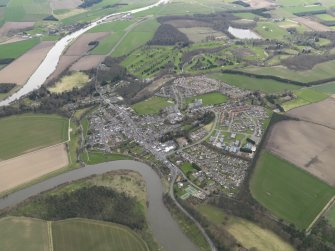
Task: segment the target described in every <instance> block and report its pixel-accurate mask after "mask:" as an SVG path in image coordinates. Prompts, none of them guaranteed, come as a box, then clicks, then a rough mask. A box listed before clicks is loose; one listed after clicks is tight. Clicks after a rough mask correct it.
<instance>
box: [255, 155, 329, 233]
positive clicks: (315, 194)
mask: <svg viewBox="0 0 335 251" xmlns="http://www.w3.org/2000/svg"><path fill="white" fill-rule="evenodd" d="M250 189H251V193H252V195H253V196H254V198H255V199H256V200H257V201H258V202H259V203H261V204H262V205H263V206H264V207H266V208H267V209H268V210H270V211H271V212H272V213H273V214H274V215H275V216H277V217H279V218H281V219H283V220H285V221H287V222H289V223H293V224H294V225H295V226H296V227H297V228H299V229H306V228H307V227H308V226H309V224H311V222H312V221H313V220H314V219H315V217H316V216H317V215H318V214H319V212H320V211H321V210H322V209H323V208H324V207H325V205H326V204H327V203H328V202H329V200H330V199H331V198H332V197H333V196H334V195H335V189H334V188H332V187H331V186H329V185H327V184H326V183H324V182H322V181H321V180H319V179H318V178H316V177H314V176H312V175H310V174H308V173H307V172H305V171H303V170H302V169H300V168H298V167H296V166H294V165H293V164H291V163H289V162H287V161H285V160H283V159H280V158H279V157H276V156H275V155H273V154H271V153H270V152H267V151H263V152H262V153H261V156H260V158H259V159H258V162H257V166H256V169H255V171H254V173H253V176H252V179H251V182H250Z"/></svg>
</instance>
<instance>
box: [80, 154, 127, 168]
mask: <svg viewBox="0 0 335 251" xmlns="http://www.w3.org/2000/svg"><path fill="white" fill-rule="evenodd" d="M84 158H85V163H87V164H89V165H94V164H98V163H103V162H108V161H115V160H129V159H131V157H129V156H126V155H123V154H118V153H104V152H101V151H89V152H87V153H84Z"/></svg>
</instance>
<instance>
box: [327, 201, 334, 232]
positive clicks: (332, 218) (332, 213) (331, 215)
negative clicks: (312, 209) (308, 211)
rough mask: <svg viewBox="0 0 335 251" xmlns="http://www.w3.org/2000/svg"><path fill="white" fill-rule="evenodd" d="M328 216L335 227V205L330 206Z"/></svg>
mask: <svg viewBox="0 0 335 251" xmlns="http://www.w3.org/2000/svg"><path fill="white" fill-rule="evenodd" d="M326 218H327V220H328V221H329V223H330V224H331V225H332V226H333V227H335V206H333V207H332V208H330V210H329V211H328V212H327V214H326Z"/></svg>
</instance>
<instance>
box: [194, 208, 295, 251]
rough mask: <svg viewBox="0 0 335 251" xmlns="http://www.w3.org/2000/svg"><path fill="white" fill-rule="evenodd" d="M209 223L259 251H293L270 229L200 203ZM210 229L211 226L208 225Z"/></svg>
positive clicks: (244, 244) (244, 245) (245, 245)
mask: <svg viewBox="0 0 335 251" xmlns="http://www.w3.org/2000/svg"><path fill="white" fill-rule="evenodd" d="M197 210H198V212H200V213H201V214H202V215H203V216H204V217H205V218H206V219H207V220H209V221H210V223H211V224H213V225H215V226H216V227H218V228H224V229H226V230H227V231H228V232H229V233H230V234H231V235H233V236H234V238H235V239H236V240H237V241H238V242H239V243H241V244H242V246H243V247H245V248H248V249H251V248H253V247H254V248H256V249H257V250H259V251H268V250H272V251H293V250H294V249H293V247H292V246H290V245H289V244H288V243H286V242H285V241H284V240H282V239H281V238H280V237H279V236H277V235H276V234H275V233H273V232H272V231H271V230H268V229H265V228H261V227H260V226H258V225H257V224H255V223H252V222H250V221H247V220H244V219H242V218H238V217H234V216H231V215H229V214H226V213H225V212H224V211H223V210H222V209H220V208H218V207H214V206H211V205H206V204H200V205H199V206H198V207H197ZM209 229H211V227H209Z"/></svg>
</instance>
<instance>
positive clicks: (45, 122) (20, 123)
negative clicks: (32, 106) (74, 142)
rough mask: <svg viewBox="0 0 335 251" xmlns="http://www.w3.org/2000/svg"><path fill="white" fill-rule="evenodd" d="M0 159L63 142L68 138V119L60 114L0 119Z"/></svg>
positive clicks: (26, 115)
mask: <svg viewBox="0 0 335 251" xmlns="http://www.w3.org/2000/svg"><path fill="white" fill-rule="evenodd" d="M0 138H1V144H0V159H1V160H4V159H9V158H13V157H15V156H19V155H21V154H22V153H25V152H29V151H32V150H35V149H40V148H43V147H46V146H50V145H54V144H57V143H61V142H64V141H66V140H67V138H68V119H67V118H64V117H60V116H58V115H44V114H25V115H18V116H10V117H5V118H2V119H0Z"/></svg>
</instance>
